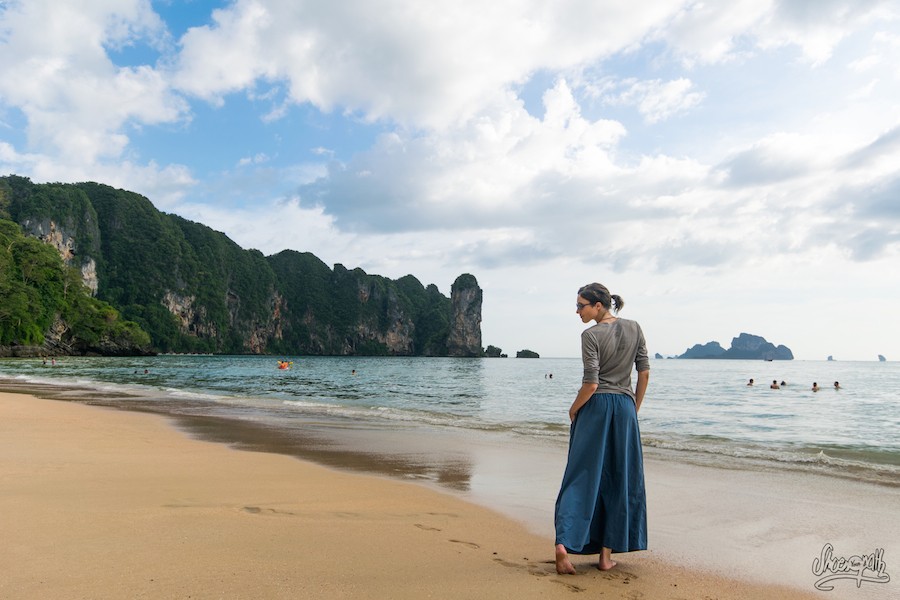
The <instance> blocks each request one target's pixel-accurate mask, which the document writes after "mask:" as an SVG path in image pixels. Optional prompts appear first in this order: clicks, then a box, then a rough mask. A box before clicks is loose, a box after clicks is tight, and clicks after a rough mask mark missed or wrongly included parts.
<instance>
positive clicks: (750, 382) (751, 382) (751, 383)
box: [747, 379, 753, 387]
mask: <svg viewBox="0 0 900 600" xmlns="http://www.w3.org/2000/svg"><path fill="white" fill-rule="evenodd" d="M751 385H753V380H752V379H751V380H750V381H748V382H747V387H750V386H751Z"/></svg>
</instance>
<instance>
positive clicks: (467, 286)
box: [447, 273, 483, 356]
mask: <svg viewBox="0 0 900 600" xmlns="http://www.w3.org/2000/svg"><path fill="white" fill-rule="evenodd" d="M482 296H483V293H482V291H481V288H480V287H478V281H477V280H476V279H475V276H474V275H469V274H468V273H466V274H464V275H460V276H459V277H457V278H456V281H454V282H453V286H451V288H450V335H449V337H448V338H447V355H448V356H481V350H482V349H481V302H482Z"/></svg>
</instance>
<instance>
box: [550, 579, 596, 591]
mask: <svg viewBox="0 0 900 600" xmlns="http://www.w3.org/2000/svg"><path fill="white" fill-rule="evenodd" d="M551 581H553V583H558V584H559V585H561V586H565V587H566V588H568V590H569V591H570V592H584V591H587V590H586V589H585V588H583V587H578V586H577V585H575V584H574V583H569V582H567V581H562V580H560V579H552V580H551Z"/></svg>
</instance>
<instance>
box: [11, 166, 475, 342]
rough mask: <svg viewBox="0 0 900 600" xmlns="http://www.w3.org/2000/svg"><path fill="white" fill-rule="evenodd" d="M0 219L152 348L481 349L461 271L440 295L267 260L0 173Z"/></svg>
mask: <svg viewBox="0 0 900 600" xmlns="http://www.w3.org/2000/svg"><path fill="white" fill-rule="evenodd" d="M0 191H4V193H3V195H2V197H0V200H2V202H0V218H3V217H4V216H8V218H10V219H11V220H12V221H14V222H15V223H17V224H18V225H19V226H20V227H21V228H22V229H23V230H24V231H25V232H26V233H27V234H28V235H31V236H33V237H37V238H39V239H41V240H42V241H44V242H46V243H48V244H52V245H53V247H54V248H55V249H56V251H57V252H58V253H59V254H60V256H62V257H63V259H64V260H66V261H68V262H69V264H70V265H72V266H75V267H77V268H78V269H79V270H80V271H81V274H82V278H83V280H84V282H85V284H86V285H87V286H88V287H89V288H90V290H91V292H92V293H93V294H95V295H96V297H97V299H98V300H100V301H103V302H106V303H108V304H110V305H111V306H113V307H114V308H116V309H117V310H118V311H120V313H121V315H122V317H123V318H124V319H126V320H128V321H129V322H134V323H136V324H138V325H139V326H140V328H142V329H143V330H144V331H146V332H147V333H148V334H149V335H150V337H151V340H152V348H153V349H154V350H155V351H158V352H212V353H235V354H239V353H254V354H280V355H298V354H318V355H385V356H448V355H450V356H480V355H481V296H482V292H481V290H480V289H479V288H478V285H477V282H476V281H475V278H474V277H473V276H471V275H464V276H460V277H459V278H458V279H457V280H456V282H455V283H454V284H453V287H452V291H451V296H452V298H447V297H446V296H444V295H443V294H441V293H440V291H439V290H438V288H437V287H436V286H435V285H433V284H429V285H428V286H423V285H422V284H421V283H420V282H419V281H418V280H417V279H416V278H415V277H413V276H412V275H407V276H405V277H401V278H400V279H398V280H391V279H388V278H385V277H380V276H378V275H370V274H367V273H365V272H364V271H363V270H362V269H352V270H350V269H347V268H345V267H344V266H343V265H340V264H336V265H334V268H333V269H331V268H329V267H328V266H326V265H325V264H324V263H323V262H322V261H321V260H319V259H318V258H316V257H315V256H313V255H312V254H310V253H301V252H295V251H287V250H286V251H283V252H280V253H278V254H276V255H273V256H264V255H263V254H262V253H261V252H259V251H257V250H245V249H243V248H241V247H239V246H238V245H237V244H235V243H234V242H233V241H231V240H230V239H228V238H227V237H226V236H225V235H224V234H222V233H220V232H217V231H214V230H212V229H210V228H209V227H206V226H205V225H202V224H199V223H194V222H191V221H188V220H186V219H183V218H181V217H178V216H177V215H170V214H165V213H161V212H160V211H158V210H156V208H155V207H154V206H153V205H152V203H151V202H150V201H149V200H148V199H147V198H145V197H143V196H141V195H139V194H136V193H134V192H129V191H127V190H117V189H114V188H111V187H109V186H105V185H102V184H98V183H92V182H88V183H79V184H33V183H32V182H31V181H29V180H28V179H26V178H22V177H16V176H9V177H5V178H4V177H0Z"/></svg>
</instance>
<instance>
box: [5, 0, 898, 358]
mask: <svg viewBox="0 0 900 600" xmlns="http://www.w3.org/2000/svg"><path fill="white" fill-rule="evenodd" d="M3 6H4V8H0V32H2V33H0V118H2V120H3V122H4V123H6V124H8V125H9V127H4V128H3V129H2V130H0V169H2V170H4V171H8V172H16V173H20V174H25V175H28V176H31V177H32V178H33V179H35V180H36V181H47V180H54V181H56V180H61V181H81V180H95V181H101V182H103V183H108V184H111V185H114V186H116V187H124V188H127V189H133V190H136V191H139V192H140V193H143V194H145V195H147V196H148V197H150V198H151V199H152V200H153V201H154V202H155V203H156V204H157V205H158V206H159V207H161V208H163V209H164V210H167V211H170V212H177V213H178V214H182V215H183V216H185V217H187V218H191V219H194V220H197V221H200V222H203V223H205V224H207V225H209V226H211V227H213V228H215V229H219V230H222V231H225V232H226V233H228V234H229V235H230V236H231V237H233V238H234V239H235V240H236V241H237V242H238V243H240V244H241V245H243V246H245V247H256V248H259V249H261V250H263V251H264V252H267V253H272V252H277V251H279V250H281V249H283V248H294V249H297V250H308V251H312V252H314V253H316V254H317V255H318V256H320V258H322V259H323V260H325V261H326V262H328V263H335V262H342V263H345V264H347V265H348V266H362V267H363V268H365V269H366V270H369V271H370V272H376V273H381V274H385V275H388V276H393V277H398V276H401V275H404V274H406V273H413V274H415V275H416V276H417V277H419V278H420V279H422V280H423V281H425V282H429V283H430V282H434V283H437V284H438V285H440V286H441V287H442V289H445V290H447V289H448V288H449V284H450V282H452V280H453V278H454V277H455V275H457V274H459V273H460V272H462V271H471V272H473V273H476V275H477V276H478V278H479V281H480V282H481V283H482V285H483V286H485V287H486V288H487V287H488V286H490V294H489V296H488V297H489V298H490V300H486V305H485V311H486V312H485V332H486V342H487V343H493V342H499V343H500V344H501V345H504V346H508V345H509V343H513V342H506V341H504V340H503V339H502V338H501V337H500V335H499V333H496V334H495V332H492V330H491V328H492V327H495V325H494V323H496V322H498V321H501V320H502V319H503V318H504V310H503V309H502V308H495V307H497V306H502V305H503V304H506V303H511V302H515V301H517V300H518V298H517V296H521V295H522V294H523V284H522V282H523V281H525V282H527V283H528V286H526V287H527V288H528V290H529V291H528V293H527V294H525V295H526V296H527V297H528V298H530V299H533V300H534V304H529V305H528V306H529V308H527V309H526V308H525V307H524V306H523V308H522V310H531V311H533V312H534V314H545V313H547V312H551V308H549V307H550V306H551V305H552V306H555V303H556V302H557V300H559V301H560V306H561V307H564V308H561V313H560V318H561V319H564V320H565V321H561V320H555V318H553V319H551V318H549V317H548V320H547V322H546V324H545V323H541V324H539V325H536V335H540V336H542V337H545V338H546V339H547V340H550V339H551V338H554V337H559V335H558V331H560V330H561V329H560V328H565V327H568V325H563V322H565V323H566V324H568V323H569V320H570V317H572V315H570V314H569V313H570V312H571V311H570V309H569V306H570V305H571V302H570V300H571V298H570V296H571V290H569V286H571V287H573V288H574V287H577V284H579V283H586V282H588V281H591V280H595V279H601V280H606V279H609V280H615V281H616V282H617V285H615V286H614V287H616V288H617V289H618V290H619V291H622V292H625V293H624V294H623V295H624V296H625V297H626V299H629V298H630V297H637V298H641V297H642V296H643V302H642V304H643V306H645V307H647V310H650V309H651V308H652V311H653V312H652V313H651V312H647V313H645V315H646V317H647V319H648V321H649V323H648V324H647V325H648V326H647V329H654V330H656V331H657V332H661V331H663V332H666V333H665V334H664V335H671V338H672V339H682V340H683V339H685V338H687V339H688V341H689V343H694V342H698V341H708V339H720V341H723V342H727V340H728V338H730V336H733V335H736V334H737V333H739V332H737V331H730V330H729V331H727V332H725V333H724V334H721V333H716V334H715V335H713V334H712V333H710V336H709V338H708V339H704V337H705V336H706V334H705V332H704V335H703V336H700V334H699V332H694V331H692V330H691V329H690V327H691V326H692V325H691V324H692V323H695V322H696V319H692V318H685V319H683V321H684V323H678V324H672V323H671V322H669V321H666V320H665V319H657V317H656V316H655V315H660V314H671V311H672V302H673V298H680V297H686V298H689V299H690V300H691V302H694V303H695V305H694V306H693V310H695V311H700V312H701V313H702V314H704V316H705V317H706V315H709V319H708V321H709V323H710V324H712V323H717V324H722V323H725V322H726V321H727V320H728V319H729V318H730V319H732V321H733V319H734V316H733V312H734V310H735V308H734V306H732V305H730V304H728V299H729V298H733V294H734V290H739V291H740V293H743V294H746V295H747V296H748V297H749V296H754V297H755V296H762V297H772V298H774V297H776V296H778V297H780V296H781V295H782V294H785V295H786V294H787V292H788V291H790V292H791V293H792V294H793V297H796V298H797V300H796V301H792V302H796V303H794V304H792V305H791V306H792V307H793V308H792V309H791V310H793V311H794V312H795V313H796V312H799V313H802V314H801V315H800V316H799V317H797V316H796V315H795V316H794V319H795V320H797V321H800V320H803V322H804V323H805V324H806V325H808V326H809V327H813V326H814V324H815V323H814V321H813V320H812V315H816V316H818V317H823V316H827V314H832V313H827V312H826V313H823V312H822V310H821V309H820V308H819V306H820V305H819V304H818V303H817V300H816V297H815V295H814V294H813V292H812V291H809V290H812V289H814V288H816V287H818V286H819V285H821V284H822V283H823V282H827V283H828V284H829V285H836V284H838V283H840V282H841V280H843V281H845V282H847V283H849V284H856V285H859V286H861V287H864V285H865V284H866V281H865V280H864V278H863V276H862V275H858V274H857V271H855V270H854V268H855V267H857V266H858V267H859V272H863V273H866V274H868V275H872V273H878V272H879V270H878V269H874V268H873V266H872V265H879V266H882V267H883V266H884V265H887V264H889V261H890V260H891V259H896V258H897V256H898V252H900V249H898V243H900V242H898V238H897V232H898V229H900V225H898V216H897V214H896V209H894V208H893V207H894V205H895V204H896V203H895V202H893V203H892V200H893V199H894V198H895V197H896V194H897V192H898V187H897V185H898V179H897V176H896V164H898V163H897V161H898V160H900V155H898V148H900V146H898V144H897V139H898V137H897V133H896V132H897V131H898V129H897V128H898V126H900V122H897V121H896V118H895V117H893V115H897V114H900V101H898V100H897V98H900V67H898V64H900V63H898V62H897V61H896V60H895V56H896V54H897V49H898V47H900V44H898V41H897V40H898V39H900V36H898V34H897V33H896V28H897V22H898V21H897V15H896V9H894V8H893V4H892V3H890V2H886V1H875V0H872V1H851V0H827V2H824V3H823V4H820V5H816V8H815V9H814V10H813V8H812V5H810V3H808V2H801V1H799V0H798V1H796V2H795V1H789V0H777V1H776V0H762V1H759V0H737V1H736V2H731V3H719V4H716V3H708V2H707V3H703V2H696V1H694V0H682V1H679V0H657V1H653V2H642V3H639V5H626V4H623V3H621V2H618V1H617V0H604V1H597V0H595V1H592V2H585V1H583V0H566V1H565V2H562V3H560V2H556V3H552V2H547V1H539V0H525V1H521V0H500V1H498V2H492V3H484V2H481V1H478V2H476V1H474V0H460V2H456V3H453V4H449V5H447V4H445V5H441V6H440V7H437V8H435V7H434V6H429V3H421V2H401V1H396V2H390V3H372V2H367V1H364V0H348V1H347V2H339V3H323V2H318V1H313V0H236V1H234V2H229V3H226V4H225V5H224V6H223V8H220V9H218V10H216V11H214V12H213V14H212V19H211V21H210V23H211V24H210V25H207V26H203V27H198V28H194V29H191V30H189V31H188V33H187V34H186V35H185V36H184V37H183V38H182V39H181V40H177V41H173V40H171V39H169V38H168V34H167V33H166V31H165V25H164V24H163V23H161V21H160V20H159V17H158V16H157V15H155V14H154V13H153V11H152V5H151V3H150V2H149V1H147V0H143V1H138V0H123V1H122V2H117V3H110V2H106V1H100V0H96V1H88V2H82V3H79V4H78V6H77V7H76V6H75V5H72V6H69V5H67V4H66V3H60V2H51V1H49V0H33V1H31V0H30V1H29V2H15V3H6V4H4V5H3ZM804 11H805V12H804ZM130 45H140V46H147V47H150V48H153V49H156V50H158V51H161V58H160V60H159V61H158V62H155V63H154V64H149V63H148V64H143V65H134V66H123V65H119V64H117V63H116V56H117V53H118V51H119V50H121V49H127V48H128V47H129V46H130ZM547 82H549V83H547ZM744 93H747V96H748V97H747V98H744V97H743V94H744ZM232 94H235V95H240V96H241V97H240V98H237V99H236V98H234V97H232V96H231V95H232ZM238 100H239V101H238ZM245 101H247V102H245ZM191 103H193V104H191ZM206 103H209V104H212V105H214V106H223V105H226V104H229V103H231V104H230V105H229V106H228V108H229V109H230V108H233V107H234V106H235V105H238V106H240V105H242V103H245V104H249V105H252V107H253V110H258V111H259V114H257V115H252V116H251V117H249V118H247V119H246V120H244V121H243V123H246V122H248V121H253V122H254V123H257V124H260V128H259V129H258V130H255V131H254V132H253V133H254V136H253V137H252V142H250V141H246V140H250V139H251V136H250V135H249V134H248V135H247V137H246V138H242V137H241V136H242V134H243V133H244V132H242V131H238V130H237V128H236V129H235V131H234V135H235V139H236V142H237V143H245V144H246V145H245V146H243V147H242V148H243V149H241V147H239V148H238V150H237V152H236V153H234V154H231V155H229V156H228V159H227V162H223V164H212V165H211V164H203V166H202V167H200V166H199V163H193V162H192V163H189V164H180V161H179V160H174V159H172V158H171V155H169V154H167V151H166V148H165V143H163V144H160V147H161V148H162V149H159V148H153V149H152V150H151V149H150V148H149V146H141V145H140V142H141V141H142V140H141V139H139V138H138V136H135V135H133V133H134V131H136V130H139V129H144V130H148V129H149V130H152V131H153V133H154V134H159V135H158V136H157V141H158V140H159V139H163V140H164V139H165V138H164V135H165V131H164V129H165V128H164V127H159V125H165V124H172V123H175V124H181V123H186V122H188V121H189V120H190V119H191V118H193V117H195V116H198V115H201V114H202V111H201V110H198V107H200V106H201V105H202V104H206ZM538 103H541V106H542V107H543V110H539V109H537V106H536V105H537V104H538ZM298 107H299V108H298ZM192 109H194V110H196V114H192ZM316 109H320V110H321V111H331V113H332V114H330V115H325V116H322V115H320V114H319V113H318V112H317V110H316ZM223 112H224V111H223ZM219 114H220V115H221V114H222V113H219ZM309 115H314V117H313V118H314V119H317V120H318V121H317V123H316V124H315V125H314V126H313V125H309V123H304V124H303V125H299V126H298V125H297V123H298V122H303V121H304V119H308V118H309ZM536 115H539V116H536ZM892 118H894V119H895V120H894V121H891V119H892ZM21 121H25V122H26V123H27V125H26V128H25V129H22V130H21V131H16V130H15V128H16V127H17V125H16V123H17V122H21ZM223 122H224V120H223ZM373 123H374V124H377V127H376V126H372V127H369V128H367V127H366V126H367V124H373ZM304 125H306V126H308V128H307V129H304ZM314 127H321V128H320V129H317V130H316V132H315V135H312V134H310V135H309V141H308V144H307V147H304V143H306V140H301V142H302V143H295V142H297V138H298V137H301V138H302V136H304V135H305V134H306V133H307V132H308V131H309V130H311V129H313V128H314ZM353 128H355V130H354V132H353V133H354V134H357V133H359V131H363V133H362V134H361V135H359V136H358V137H353V135H348V136H347V137H348V138H351V137H352V138H353V139H352V140H351V141H350V142H346V140H342V139H341V136H342V134H343V133H344V130H349V129H353ZM375 131H378V132H379V133H380V135H378V137H377V139H376V141H375V142H374V143H372V144H369V143H368V140H370V139H372V138H373V137H374V136H375V133H373V132H375ZM260 132H262V133H260ZM181 133H185V134H186V133H189V132H184V131H181ZM329 135H334V138H335V139H328V136H329ZM23 139H25V141H24V142H23V141H22V140H23ZM181 139H185V138H181ZM270 139H276V140H277V142H272V143H268V140H270ZM285 140H290V142H291V143H285ZM342 142H346V144H345V145H342ZM351 144H352V147H353V150H352V151H348V150H347V148H348V147H351ZM198 146H199V144H198ZM291 152H294V153H295V154H294V156H295V157H294V158H293V159H292V160H291V159H286V158H285V157H288V156H290V153H291ZM310 152H311V153H312V154H313V156H312V157H311V156H310ZM180 160H182V161H183V160H186V159H180ZM326 161H328V162H327V163H326ZM207 173H212V175H206V174H207ZM295 192H296V194H295ZM210 198H215V202H216V204H213V203H212V201H210V203H206V204H204V203H201V199H204V200H205V199H210ZM285 198H286V199H285ZM515 278H519V281H516V280H515ZM883 279H889V277H883ZM573 281H575V283H572V282H573ZM887 283H890V281H887ZM894 283H896V282H894ZM868 285H869V286H870V288H867V289H876V288H877V289H876V291H878V290H882V291H880V292H878V293H883V288H878V287H877V286H876V285H874V284H868ZM894 289H896V288H894ZM700 296H702V298H698V297H700ZM563 300H564V301H563ZM807 302H808V303H810V304H814V305H815V306H814V308H813V309H811V310H809V311H808V313H809V314H808V315H807V311H806V310H805V306H804V303H807ZM491 303H495V304H493V305H492V304H491ZM629 305H630V306H640V305H641V304H638V303H634V304H631V303H629ZM822 305H824V306H828V307H829V309H833V310H837V309H838V303H837V301H832V300H830V299H829V301H828V302H825V303H822ZM798 307H799V308H798ZM638 310H641V309H638ZM729 311H730V314H729ZM762 312H764V313H765V312H768V311H762ZM634 316H635V317H639V316H641V315H640V314H635V315H634ZM769 316H770V319H771V321H772V322H774V323H777V324H778V326H779V327H787V326H788V325H789V324H790V317H789V316H784V315H781V314H779V315H774V316H772V315H769ZM748 318H749V317H748ZM706 320H707V319H706V318H704V321H706ZM705 326H706V323H704V327H705ZM747 326H748V327H758V329H757V330H756V331H755V332H758V333H761V334H766V331H763V329H764V328H765V327H768V326H769V325H766V321H765V318H764V317H759V321H757V322H754V323H751V324H749V325H747ZM773 326H774V325H773ZM571 327H572V331H573V332H574V331H575V330H576V329H577V327H579V325H578V323H577V322H575V321H572V325H571ZM711 327H712V325H710V328H711ZM668 329H671V330H673V332H672V333H671V334H670V333H668V332H667V330H668ZM514 330H515V328H514V327H510V328H508V332H507V333H504V335H510V336H514V335H518V334H517V333H515V331H514ZM538 330H539V332H538ZM777 331H778V329H777V327H776V329H775V332H776V333H777ZM695 333H696V335H697V336H699V337H695ZM489 335H494V336H495V337H487V336H489ZM772 337H777V335H774V336H772ZM512 339H514V340H516V341H515V342H514V344H515V345H516V346H517V347H514V348H513V350H515V349H518V348H520V347H530V346H533V345H535V344H533V343H532V342H533V340H527V339H519V338H512ZM566 341H568V340H566ZM779 341H780V342H784V343H788V345H791V346H792V347H795V350H796V345H795V344H792V343H791V340H779ZM542 345H543V344H542ZM546 345H547V347H551V343H550V342H549V341H548V342H547V344H546ZM661 345H662V350H663V351H664V352H671V351H682V350H683V349H684V348H682V347H678V345H676V346H675V347H672V344H670V343H668V342H667V343H665V344H661ZM507 349H508V348H507ZM538 349H539V350H541V348H538ZM545 353H546V351H545V352H542V354H545ZM550 353H551V354H552V353H553V352H552V351H550ZM571 353H572V354H574V353H575V351H573V352H571Z"/></svg>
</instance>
